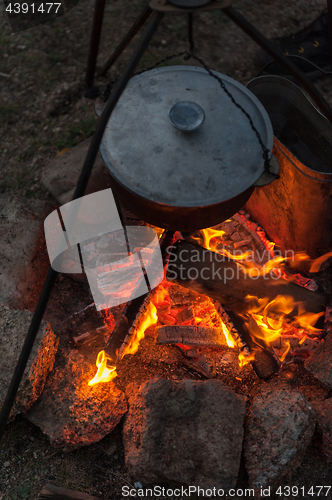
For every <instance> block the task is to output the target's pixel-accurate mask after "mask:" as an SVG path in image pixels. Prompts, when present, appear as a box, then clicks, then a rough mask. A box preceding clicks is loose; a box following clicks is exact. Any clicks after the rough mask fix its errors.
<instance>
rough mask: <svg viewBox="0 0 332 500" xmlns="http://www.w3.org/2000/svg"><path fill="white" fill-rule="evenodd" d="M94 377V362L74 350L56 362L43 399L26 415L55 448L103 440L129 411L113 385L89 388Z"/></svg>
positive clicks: (63, 448)
mask: <svg viewBox="0 0 332 500" xmlns="http://www.w3.org/2000/svg"><path fill="white" fill-rule="evenodd" d="M94 358H95V357H94ZM95 374H96V366H95V363H90V362H89V361H87V359H86V357H85V356H84V355H83V354H82V353H80V352H79V351H78V350H76V349H75V350H72V351H71V352H70V354H69V355H68V356H66V357H65V358H62V359H61V360H59V361H58V362H57V363H56V366H55V367H54V370H53V372H52V374H51V376H50V377H49V379H48V381H47V384H46V387H45V389H44V392H43V394H42V396H41V397H40V398H39V400H38V401H37V403H36V404H35V405H34V406H33V407H32V408H31V409H30V411H29V412H28V413H27V414H26V418H27V419H28V420H29V421H30V422H32V423H33V424H35V425H38V427H40V429H41V430H42V431H43V432H44V433H45V434H46V435H47V436H48V437H49V438H50V441H51V444H52V445H53V446H55V447H56V448H60V449H62V450H63V451H66V452H68V451H72V450H75V449H77V448H80V447H81V446H86V445H88V444H91V443H95V442H97V441H100V440H101V439H102V438H103V437H105V436H106V435H107V434H109V433H110V432H111V431H112V430H113V429H114V428H115V426H116V425H117V424H118V423H119V422H120V420H121V419H122V417H123V416H124V415H125V413H126V412H127V408H128V404H127V399H126V396H125V394H124V393H123V392H122V391H121V390H120V389H118V388H117V387H116V385H115V384H114V382H107V383H99V384H96V385H94V386H92V387H91V386H89V385H88V382H89V380H91V379H92V378H93V377H94V375H95Z"/></svg>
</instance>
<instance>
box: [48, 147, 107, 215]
mask: <svg viewBox="0 0 332 500" xmlns="http://www.w3.org/2000/svg"><path fill="white" fill-rule="evenodd" d="M90 142H91V138H90V139H86V140H85V141H83V142H80V143H79V144H78V145H77V146H75V147H74V148H71V149H70V150H69V151H66V152H65V153H63V154H62V155H60V156H58V157H56V158H54V159H53V160H51V161H50V163H49V164H48V165H47V166H46V167H45V168H44V170H43V172H42V178H41V180H42V183H43V184H44V186H45V187H46V189H47V190H48V191H49V192H50V193H51V195H52V196H54V198H55V199H56V201H57V202H58V203H59V205H64V204H65V203H68V202H69V201H71V200H72V198H73V194H74V191H75V187H76V184H77V181H78V178H79V175H80V173H81V170H82V167H83V164H84V160H85V157H86V154H87V152H88V149H89V146H90ZM109 187H111V184H110V176H109V174H108V173H107V169H106V167H105V165H104V162H103V160H102V158H101V156H100V155H99V154H98V155H97V158H96V161H95V163H94V167H93V170H92V172H91V177H90V180H89V184H88V187H87V189H86V191H85V194H90V193H93V192H96V191H101V190H103V189H106V188H109Z"/></svg>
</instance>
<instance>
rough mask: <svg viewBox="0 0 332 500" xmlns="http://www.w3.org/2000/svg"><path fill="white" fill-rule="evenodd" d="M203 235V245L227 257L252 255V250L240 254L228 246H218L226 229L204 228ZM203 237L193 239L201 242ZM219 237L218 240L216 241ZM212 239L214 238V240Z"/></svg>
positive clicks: (232, 258)
mask: <svg viewBox="0 0 332 500" xmlns="http://www.w3.org/2000/svg"><path fill="white" fill-rule="evenodd" d="M200 233H201V237H202V238H203V247H204V248H206V249H207V250H211V251H212V252H217V253H219V254H220V255H224V256H225V257H228V258H229V259H231V260H240V261H242V260H245V259H247V258H248V257H250V255H251V252H240V253H239V254H232V253H231V252H229V251H228V250H226V248H217V247H218V244H219V243H220V242H221V241H220V240H221V239H222V237H223V235H224V234H225V231H221V230H220V231H219V230H216V229H209V228H208V229H202V230H201V231H200ZM201 237H195V236H193V239H194V240H196V241H198V242H199V243H200V241H201ZM216 239H218V241H216ZM212 240H214V241H213V242H212Z"/></svg>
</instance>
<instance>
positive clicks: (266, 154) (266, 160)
mask: <svg viewBox="0 0 332 500" xmlns="http://www.w3.org/2000/svg"><path fill="white" fill-rule="evenodd" d="M188 54H189V55H190V57H192V58H193V59H195V60H196V61H198V62H199V63H200V64H201V65H202V66H203V68H204V69H205V70H206V71H207V72H208V73H209V75H211V76H212V77H213V78H215V79H216V80H218V82H219V83H220V86H221V88H222V89H223V91H224V92H225V93H226V94H227V95H228V97H229V98H230V99H231V101H232V103H233V104H235V106H236V107H237V108H239V109H240V110H241V111H242V113H243V114H244V115H245V116H246V117H247V118H248V120H249V123H250V125H251V128H252V129H253V131H254V132H255V134H256V137H257V139H258V142H259V144H260V146H261V148H262V151H263V159H264V169H265V170H266V171H267V172H268V173H269V174H272V172H271V171H270V168H271V165H270V150H269V149H268V148H267V147H266V146H265V144H264V142H263V139H262V136H261V134H260V133H259V132H258V130H257V128H256V127H255V125H254V122H253V121H252V118H251V116H250V115H249V113H248V111H246V110H245V109H244V108H243V107H242V106H241V104H239V103H238V102H236V100H235V98H234V96H233V95H232V94H231V92H230V91H229V90H228V89H227V87H226V85H225V84H224V82H223V81H222V79H221V78H220V77H219V76H217V75H215V74H214V73H213V72H212V71H211V69H210V68H209V67H208V66H207V65H206V64H205V62H204V61H203V60H202V59H201V58H200V57H197V56H195V55H194V54H193V53H192V52H188ZM273 175H275V174H273Z"/></svg>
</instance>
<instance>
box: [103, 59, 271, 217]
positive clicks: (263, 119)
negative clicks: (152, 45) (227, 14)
mask: <svg viewBox="0 0 332 500" xmlns="http://www.w3.org/2000/svg"><path fill="white" fill-rule="evenodd" d="M213 73H214V74H216V75H218V76H219V77H220V78H221V79H222V80H223V82H224V84H225V86H226V87H227V89H228V90H229V92H231V94H232V95H233V97H234V99H235V101H236V102H237V103H238V104H240V105H241V106H242V107H243V108H244V109H245V110H246V112H247V113H249V115H250V117H251V119H252V121H253V123H254V125H255V127H256V129H257V130H258V132H259V133H260V135H261V138H262V141H263V144H264V145H265V146H266V147H267V148H268V149H269V150H270V151H272V146H273V130H272V125H271V122H270V119H269V116H268V114H267V112H266V111H265V109H264V107H263V105H262V104H261V103H260V102H259V100H258V99H257V98H256V97H255V96H254V95H253V94H252V93H251V92H250V91H249V90H248V89H246V87H244V86H243V85H241V84H240V83H238V82H237V81H235V80H233V79H232V78H229V77H228V76H225V75H223V74H221V73H217V72H215V71H214V72H213ZM178 103H180V105H179V104H178ZM188 103H189V104H188ZM195 105H197V106H196V109H197V110H198V111H197V114H196V115H195ZM188 106H189V107H188ZM185 109H186V110H187V111H186V112H185V113H186V114H185V115H184V116H182V115H181V113H182V112H183V111H181V110H185ZM174 111H179V113H180V116H177V113H175V114H174ZM202 113H203V114H204V116H202ZM172 116H173V118H172ZM188 116H189V118H188ZM188 119H189V122H188ZM183 121H184V122H186V123H189V128H188V127H187V129H186V128H182V129H181V126H177V125H179V124H180V125H181V123H182V122H183ZM193 123H194V124H195V126H193V125H192V124H193ZM100 150H101V153H102V156H103V159H104V161H105V163H106V165H107V168H108V170H109V172H110V174H111V175H112V176H113V177H114V178H115V179H116V180H117V181H118V182H119V183H121V184H122V185H123V186H124V187H126V188H127V189H129V190H131V191H133V192H134V193H136V194H138V195H140V196H142V197H144V198H147V199H149V200H152V201H155V202H160V203H166V204H170V205H175V206H187V207H190V206H192V207H194V206H198V205H210V204H213V203H219V202H222V201H226V200H228V199H230V198H232V197H233V196H236V195H238V194H240V193H242V192H243V191H245V190H246V189H247V188H249V187H250V186H252V185H253V184H254V183H255V181H256V180H257V179H258V178H259V177H260V175H261V174H262V173H263V172H264V160H263V151H262V147H261V145H260V144H259V141H258V139H257V136H256V133H255V132H254V130H253V129H252V127H251V125H250V122H249V119H248V117H247V116H245V114H244V113H243V112H242V111H241V110H240V109H239V108H238V107H237V106H236V105H235V104H234V103H233V102H232V100H231V98H230V97H229V96H228V95H227V94H226V92H225V91H224V90H223V89H222V88H221V86H220V83H219V82H218V80H216V79H215V78H213V77H212V76H211V75H209V74H208V72H207V71H206V70H204V69H203V68H199V67H193V66H168V67H163V68H158V69H154V70H151V71H146V72H144V73H142V74H141V75H138V76H136V77H134V78H132V79H131V80H130V82H129V83H128V85H127V87H126V89H125V91H124V92H123V94H122V96H121V98H120V99H119V101H118V103H117V105H116V107H115V109H114V111H113V113H112V115H111V117H110V120H109V122H108V124H107V127H106V130H105V133H104V136H103V139H102V143H101V147H100Z"/></svg>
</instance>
